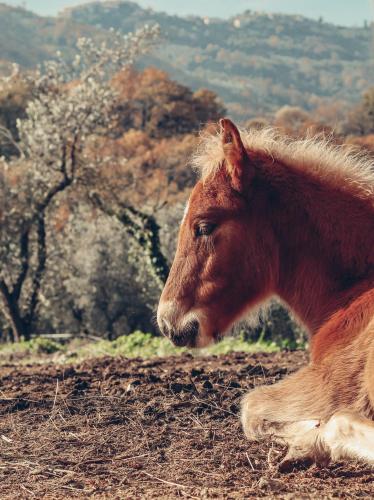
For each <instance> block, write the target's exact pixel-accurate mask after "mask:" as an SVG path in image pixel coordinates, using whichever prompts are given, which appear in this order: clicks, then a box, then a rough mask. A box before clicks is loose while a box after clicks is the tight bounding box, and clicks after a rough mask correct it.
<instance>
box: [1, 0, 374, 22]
mask: <svg viewBox="0 0 374 500" xmlns="http://www.w3.org/2000/svg"><path fill="white" fill-rule="evenodd" d="M0 1H3V2H4V3H7V4H10V5H15V6H19V5H24V6H25V7H26V8H28V9H30V10H33V11H34V12H37V13H38V14H42V15H43V14H44V15H54V14H56V13H57V12H58V11H60V10H61V9H63V8H64V7H68V6H73V5H77V4H80V3H87V1H88V0H81V1H80V0H25V1H24V2H22V1H21V0H0ZM138 3H139V4H140V5H142V6H145V7H152V8H154V9H155V10H163V11H166V12H169V13H173V14H179V15H185V14H195V15H200V16H218V17H228V16H232V15H234V14H237V13H240V12H242V11H244V10H246V9H253V10H261V11H268V12H282V13H290V14H302V15H304V16H307V17H314V18H318V17H320V16H322V17H323V18H324V19H325V20H326V21H330V22H333V23H335V24H343V25H352V24H358V25H361V24H362V23H363V22H364V20H368V21H371V20H374V0H234V1H231V0H187V1H183V0H138Z"/></svg>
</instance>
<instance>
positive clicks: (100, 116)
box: [0, 27, 158, 340]
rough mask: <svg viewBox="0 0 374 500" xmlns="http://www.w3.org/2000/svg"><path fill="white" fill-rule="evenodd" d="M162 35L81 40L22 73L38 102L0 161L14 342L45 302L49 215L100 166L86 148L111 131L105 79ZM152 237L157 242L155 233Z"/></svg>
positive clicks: (110, 97) (5, 294) (0, 288)
mask: <svg viewBox="0 0 374 500" xmlns="http://www.w3.org/2000/svg"><path fill="white" fill-rule="evenodd" d="M157 35H158V29H157V28H148V27H145V28H144V29H142V30H139V31H137V32H136V33H134V34H129V35H127V36H126V37H123V36H121V35H119V34H117V33H114V32H112V34H111V37H110V38H109V39H108V41H107V42H105V43H102V44H101V45H100V46H97V45H95V43H94V42H93V41H92V40H89V39H80V40H79V41H78V44H77V55H76V57H75V58H74V60H73V61H72V62H71V63H69V62H67V61H66V60H65V59H64V58H63V57H62V56H61V55H60V54H58V55H57V59H56V60H55V61H50V62H47V63H45V65H44V67H43V69H41V70H39V71H37V72H35V73H32V74H26V75H23V78H24V82H25V85H26V87H27V86H31V87H32V89H33V98H32V99H31V100H30V101H29V103H28V105H27V108H26V116H25V118H23V119H19V120H18V122H17V133H18V136H19V140H18V141H17V140H16V138H15V139H14V143H16V144H17V149H18V151H19V157H18V158H17V157H16V158H14V159H10V160H6V159H5V158H2V160H1V163H0V169H1V172H0V178H1V180H2V182H1V185H0V188H1V191H2V192H1V199H2V207H1V213H0V217H1V220H0V223H1V225H2V227H3V231H2V232H1V233H0V261H1V263H2V265H1V268H0V299H1V301H2V309H1V311H0V312H1V313H2V315H3V318H2V319H3V321H5V323H7V324H8V325H9V327H10V328H11V330H12V332H13V337H14V339H15V340H18V339H20V338H21V337H24V338H26V339H27V338H30V335H31V333H32V331H33V328H34V326H35V320H36V314H37V311H38V308H39V306H40V304H41V302H42V301H43V300H44V298H43V296H42V294H41V288H42V281H43V277H44V275H45V271H46V266H47V259H48V253H49V250H50V249H49V247H48V240H49V235H48V229H49V226H48V214H49V210H50V208H51V206H52V205H53V204H58V202H59V197H60V196H61V194H62V193H63V192H65V191H66V190H67V189H68V188H69V187H71V186H74V185H81V186H82V189H83V188H84V186H85V184H84V181H85V180H87V179H88V178H89V174H87V172H89V171H90V170H92V171H94V169H95V168H97V165H96V164H95V163H94V162H89V161H88V160H87V158H86V157H85V148H86V143H87V141H88V140H89V138H90V136H91V135H92V134H94V133H95V132H97V131H100V130H103V129H107V128H108V127H110V124H111V121H112V117H113V108H114V104H115V102H116V93H115V91H114V90H113V88H112V87H111V86H110V84H109V81H108V76H110V75H113V74H114V73H115V72H116V71H118V70H119V68H120V67H123V66H124V65H125V66H126V65H127V66H128V65H130V64H131V63H132V62H133V60H134V58H135V57H137V56H138V55H139V54H140V53H143V52H144V51H145V50H147V49H148V48H149V47H150V46H151V45H152V44H153V42H154V40H155V38H156V37H157ZM3 85H4V84H3ZM98 205H100V203H98ZM118 217H122V219H125V220H124V223H126V224H127V223H128V225H129V226H130V230H132V231H135V229H134V228H135V227H138V228H139V231H140V232H142V231H143V229H144V228H143V226H144V224H146V223H143V221H141V222H140V223H138V226H137V219H136V217H138V218H141V214H140V215H138V214H135V215H134V214H133V213H132V211H131V209H129V214H128V213H127V211H124V213H123V214H121V215H118ZM4 228H5V230H4ZM142 235H143V237H144V244H145V245H148V243H149V242H148V240H149V239H152V238H148V233H147V231H146V230H144V231H143V232H142ZM137 236H138V238H140V236H139V235H137ZM152 237H153V240H154V239H155V238H156V239H157V234H156V235H153V234H152ZM153 243H154V244H156V243H157V242H156V243H155V242H154V241H153ZM150 251H152V248H151V249H150ZM55 271H56V273H57V271H58V269H56V270H55ZM52 274H53V273H52Z"/></svg>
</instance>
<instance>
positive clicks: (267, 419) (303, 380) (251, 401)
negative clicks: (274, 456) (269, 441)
mask: <svg viewBox="0 0 374 500" xmlns="http://www.w3.org/2000/svg"><path fill="white" fill-rule="evenodd" d="M321 392H322V393H323V391H321ZM326 406H327V405H326V402H325V401H324V398H323V397H317V395H316V374H315V371H314V370H313V369H312V368H311V367H305V368H302V369H301V370H299V371H298V372H297V373H294V374H293V375H290V376H289V377H287V378H286V379H285V380H282V381H281V382H278V383H277V384H274V385H271V386H264V387H259V388H257V389H255V390H253V391H251V392H250V393H248V394H247V395H246V396H245V397H244V399H243V401H242V411H241V421H242V425H243V429H244V433H245V435H246V437H247V438H248V439H249V440H250V441H257V440H259V439H261V438H263V437H266V436H269V437H272V438H273V439H274V440H276V441H278V442H283V443H285V442H286V443H287V444H291V441H292V438H293V436H294V435H295V434H299V433H302V434H303V433H306V432H308V431H310V430H313V429H315V428H317V427H318V426H319V423H320V420H321V418H323V417H325V413H326V412H325V411H324V410H326ZM330 415H331V413H330Z"/></svg>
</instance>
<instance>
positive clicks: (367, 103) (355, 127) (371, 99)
mask: <svg viewBox="0 0 374 500" xmlns="http://www.w3.org/2000/svg"><path fill="white" fill-rule="evenodd" d="M344 131H345V132H346V133H348V134H354V135H369V134H373V133H374V87H371V88H370V89H368V90H367V91H366V92H365V93H364V94H363V96H362V99H361V102H360V104H359V105H358V106H356V107H355V108H354V109H353V110H352V111H351V112H350V113H349V114H348V118H347V121H346V124H345V126H344Z"/></svg>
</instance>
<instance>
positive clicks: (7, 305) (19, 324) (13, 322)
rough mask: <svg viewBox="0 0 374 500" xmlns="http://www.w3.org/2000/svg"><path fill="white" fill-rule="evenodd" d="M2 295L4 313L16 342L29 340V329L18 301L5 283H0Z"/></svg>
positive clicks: (0, 293)
mask: <svg viewBox="0 0 374 500" xmlns="http://www.w3.org/2000/svg"><path fill="white" fill-rule="evenodd" d="M0 295H1V299H2V301H3V304H4V312H5V316H6V318H7V320H8V321H9V324H10V327H11V329H12V333H13V339H14V341H15V342H19V341H20V340H21V338H22V337H23V338H24V339H25V340H29V333H30V332H29V329H28V327H27V325H26V324H25V322H24V321H23V318H22V316H21V314H20V311H19V308H18V303H17V300H14V299H13V297H12V295H11V293H10V292H9V290H8V287H7V286H6V283H5V282H4V281H0Z"/></svg>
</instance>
